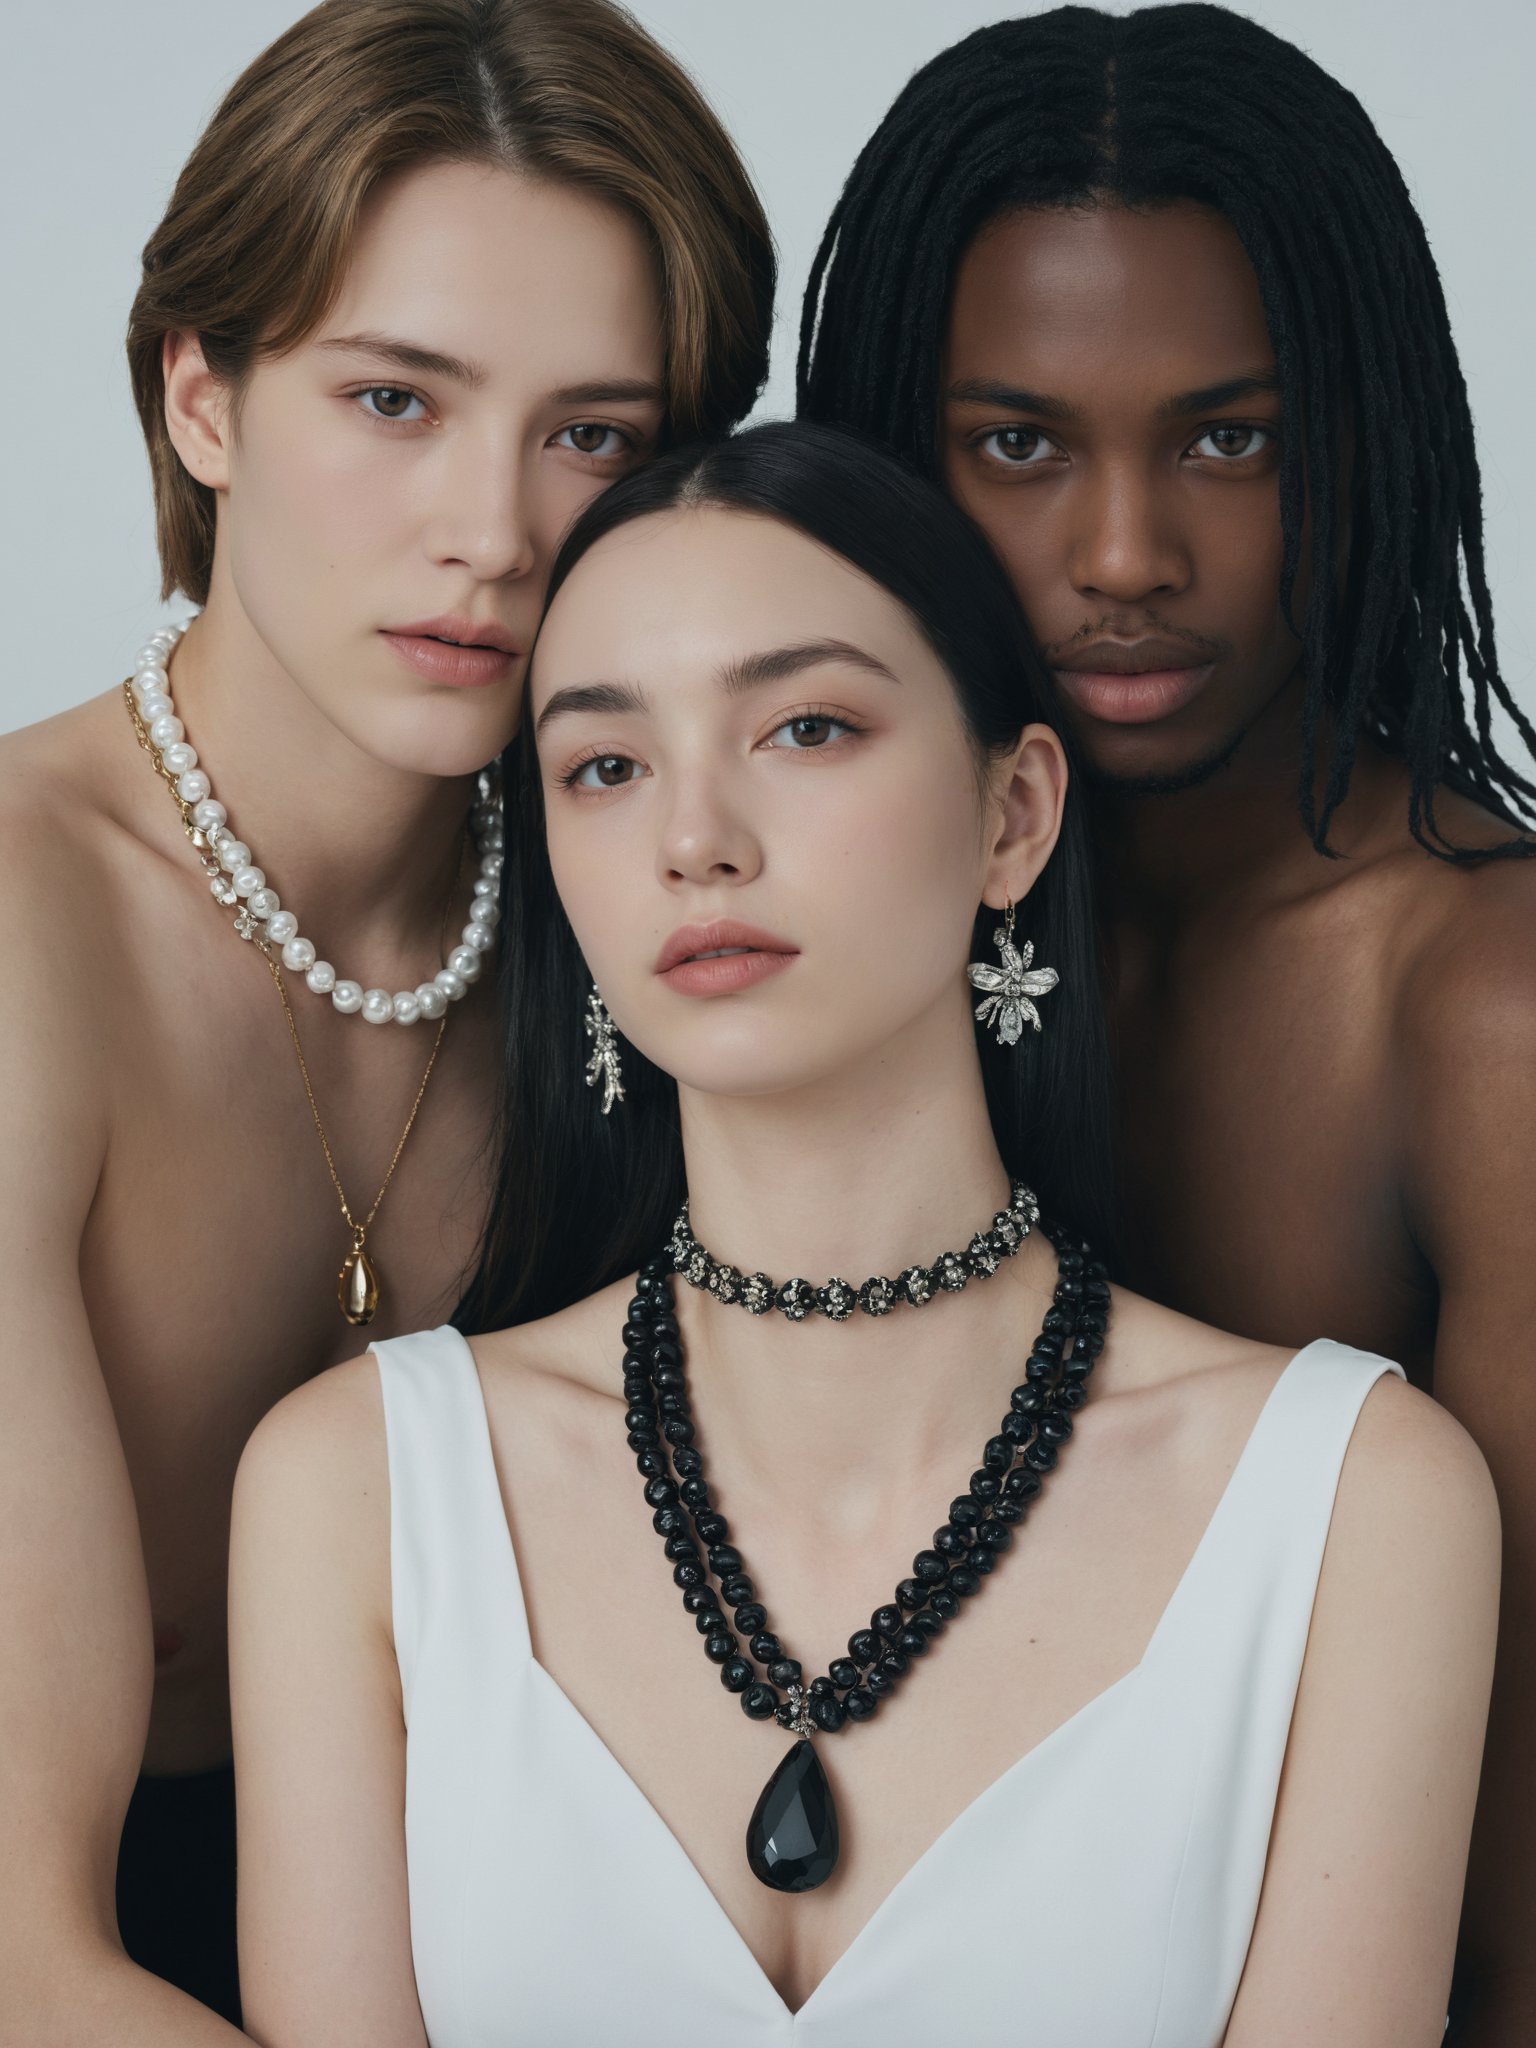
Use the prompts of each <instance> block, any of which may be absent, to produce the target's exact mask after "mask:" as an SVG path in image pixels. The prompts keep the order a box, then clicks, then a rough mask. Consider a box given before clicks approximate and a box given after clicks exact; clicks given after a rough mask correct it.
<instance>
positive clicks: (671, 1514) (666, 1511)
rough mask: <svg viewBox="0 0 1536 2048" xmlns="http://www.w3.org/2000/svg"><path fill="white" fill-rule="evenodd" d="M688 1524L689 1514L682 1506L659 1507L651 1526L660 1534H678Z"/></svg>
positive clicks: (653, 1516) (652, 1518)
mask: <svg viewBox="0 0 1536 2048" xmlns="http://www.w3.org/2000/svg"><path fill="white" fill-rule="evenodd" d="M687 1526H688V1516H687V1514H686V1513H685V1511H684V1510H683V1509H682V1508H658V1509H657V1510H656V1512H655V1514H654V1515H652V1517H651V1527H652V1528H653V1529H654V1530H655V1531H656V1534H657V1535H658V1536H678V1535H681V1533H682V1532H683V1530H684V1529H686V1528H687Z"/></svg>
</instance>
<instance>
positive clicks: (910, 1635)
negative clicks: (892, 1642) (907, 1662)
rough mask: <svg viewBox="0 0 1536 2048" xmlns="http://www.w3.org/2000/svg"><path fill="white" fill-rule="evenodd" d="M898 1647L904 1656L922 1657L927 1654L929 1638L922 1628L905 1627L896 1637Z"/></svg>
mask: <svg viewBox="0 0 1536 2048" xmlns="http://www.w3.org/2000/svg"><path fill="white" fill-rule="evenodd" d="M896 1648H897V1649H898V1650H900V1652H901V1653H902V1655H903V1656H904V1657H922V1656H924V1655H926V1654H927V1650H928V1638H927V1636H926V1635H925V1634H924V1633H923V1631H922V1630H921V1629H920V1628H904V1629H903V1630H902V1632H901V1634H900V1635H899V1636H898V1637H897V1638H896Z"/></svg>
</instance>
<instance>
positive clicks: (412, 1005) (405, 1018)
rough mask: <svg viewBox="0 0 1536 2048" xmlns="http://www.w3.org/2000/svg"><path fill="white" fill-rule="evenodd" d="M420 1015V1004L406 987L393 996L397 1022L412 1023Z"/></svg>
mask: <svg viewBox="0 0 1536 2048" xmlns="http://www.w3.org/2000/svg"><path fill="white" fill-rule="evenodd" d="M420 1015H421V1004H420V1003H419V1002H418V1001H417V1000H416V998H415V996H414V995H412V994H411V993H410V991H409V990H408V989H401V991H400V993H399V994H398V995H397V996H396V997H395V1022H396V1023H397V1024H414V1023H415V1022H416V1019H417V1018H418V1017H419V1016H420Z"/></svg>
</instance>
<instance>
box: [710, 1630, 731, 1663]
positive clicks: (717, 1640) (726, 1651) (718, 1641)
mask: <svg viewBox="0 0 1536 2048" xmlns="http://www.w3.org/2000/svg"><path fill="white" fill-rule="evenodd" d="M735 1648H736V1639H735V1637H734V1636H732V1635H731V1634H729V1632H728V1631H727V1630H725V1629H723V1628H717V1629H711V1631H710V1632H709V1634H708V1635H707V1636H706V1637H705V1638H704V1654H705V1656H706V1657H707V1658H708V1659H709V1661H710V1662H711V1663H712V1664H723V1663H724V1662H725V1660H726V1658H727V1657H729V1656H730V1655H731V1654H732V1652H733V1651H734V1650H735Z"/></svg>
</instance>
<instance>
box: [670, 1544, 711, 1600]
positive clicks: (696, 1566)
mask: <svg viewBox="0 0 1536 2048" xmlns="http://www.w3.org/2000/svg"><path fill="white" fill-rule="evenodd" d="M667 1540H668V1541H669V1542H670V1541H672V1540H673V1539H672V1538H670V1537H669V1538H668V1539H667ZM672 1583H673V1585H674V1586H681V1587H682V1589H683V1591H684V1592H685V1593H686V1592H687V1591H688V1589H689V1588H690V1587H691V1586H702V1585H703V1583H704V1567H703V1565H701V1564H700V1563H699V1561H698V1559H697V1558H684V1559H683V1561H682V1563H681V1564H675V1565H673V1567H672Z"/></svg>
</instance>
